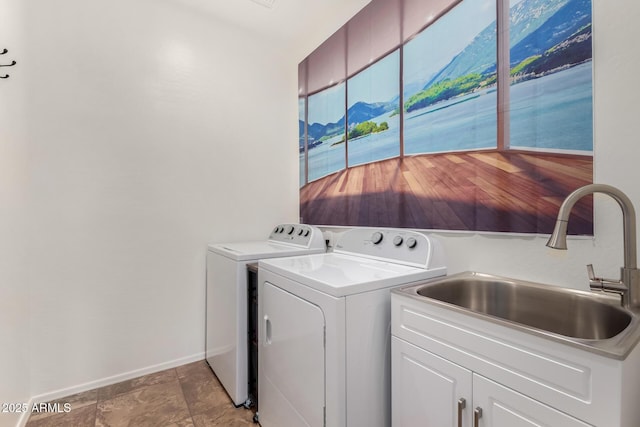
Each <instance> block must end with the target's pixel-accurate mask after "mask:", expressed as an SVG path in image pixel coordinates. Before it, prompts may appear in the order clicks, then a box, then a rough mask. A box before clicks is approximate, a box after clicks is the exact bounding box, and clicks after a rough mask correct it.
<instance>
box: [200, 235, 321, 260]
mask: <svg viewBox="0 0 640 427" xmlns="http://www.w3.org/2000/svg"><path fill="white" fill-rule="evenodd" d="M208 250H209V251H210V252H214V253H217V254H219V255H222V256H224V257H227V258H230V259H233V260H235V261H252V260H259V259H263V258H275V257H288V256H292V255H304V254H315V253H323V252H325V250H324V248H307V247H303V246H299V245H295V244H287V243H279V242H273V241H269V240H265V241H258V242H235V243H217V244H210V245H209V247H208Z"/></svg>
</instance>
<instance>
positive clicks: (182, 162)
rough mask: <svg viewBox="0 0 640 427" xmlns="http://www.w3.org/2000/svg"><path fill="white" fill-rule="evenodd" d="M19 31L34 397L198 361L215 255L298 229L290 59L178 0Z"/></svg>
mask: <svg viewBox="0 0 640 427" xmlns="http://www.w3.org/2000/svg"><path fill="white" fill-rule="evenodd" d="M25 23H26V24H25V25H26V27H27V29H28V38H27V44H28V47H29V52H28V55H27V57H26V58H18V59H19V60H20V59H22V62H24V65H23V67H22V68H21V69H20V72H21V73H24V74H25V75H26V76H25V78H28V79H29V93H28V96H27V103H28V111H27V114H28V117H29V120H30V125H29V130H30V146H29V156H30V160H31V165H30V166H31V168H30V175H31V182H30V187H29V189H28V192H29V194H30V196H31V198H32V205H31V210H32V218H31V224H30V227H32V228H31V229H32V233H33V234H32V236H31V237H32V238H31V242H30V243H31V252H30V262H31V266H30V283H31V289H32V292H31V313H32V334H31V352H32V365H31V370H32V382H31V394H32V396H36V398H38V396H40V397H43V396H42V395H43V394H44V395H45V396H44V397H46V398H51V397H53V396H58V395H65V394H69V393H70V392H72V391H76V390H79V389H83V388H88V387H89V386H95V385H100V384H101V383H104V382H105V381H108V380H114V378H110V377H112V376H117V375H120V374H126V373H128V372H131V371H136V370H139V369H157V368H158V366H157V365H162V364H176V363H186V362H188V361H190V360H193V359H194V358H202V357H204V356H203V352H204V301H205V300H204V292H205V287H204V276H205V262H204V257H205V251H206V244H207V242H210V241H224V240H240V239H248V238H258V237H259V238H262V237H264V236H265V233H268V232H269V230H270V229H271V226H272V225H273V224H274V223H278V222H283V221H295V220H296V219H297V204H298V187H297V170H296V168H297V166H296V165H297V153H296V150H295V149H294V147H295V146H296V144H297V143H296V140H297V124H296V120H295V118H296V117H297V103H296V96H297V62H296V60H295V58H290V57H289V55H288V53H287V52H286V51H285V50H284V49H282V48H281V47H278V46H273V45H272V44H271V43H269V42H263V41H262V39H261V38H259V37H256V36H252V35H248V34H247V33H246V31H242V30H240V29H238V28H236V27H234V26H231V25H229V24H227V23H224V22H222V21H216V20H215V18H213V17H212V16H209V15H204V14H198V13H197V12H196V11H194V9H193V8H189V7H187V6H185V5H184V4H183V3H181V2H178V1H172V0H136V1H135V2H132V1H128V0H111V1H106V0H98V1H90V2H88V1H84V0H65V1H55V2H51V1H47V0H30V1H29V2H28V6H27V13H26V20H25ZM292 117H293V118H294V119H293V120H292V119H291V118H292ZM154 367H155V368H154ZM138 373H140V372H138ZM117 378H120V377H116V379H117ZM96 381H98V382H97V383H96Z"/></svg>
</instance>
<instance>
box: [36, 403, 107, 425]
mask: <svg viewBox="0 0 640 427" xmlns="http://www.w3.org/2000/svg"><path fill="white" fill-rule="evenodd" d="M95 421H96V406H95V403H94V404H92V405H85V406H83V407H80V408H78V409H72V410H71V412H69V413H61V414H55V415H51V416H49V417H45V418H39V419H33V417H31V418H29V422H28V423H27V427H94V425H95Z"/></svg>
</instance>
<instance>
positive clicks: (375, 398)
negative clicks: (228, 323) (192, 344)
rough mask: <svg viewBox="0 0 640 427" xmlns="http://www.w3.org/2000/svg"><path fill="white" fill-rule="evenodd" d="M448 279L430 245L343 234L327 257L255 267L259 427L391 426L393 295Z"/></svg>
mask: <svg viewBox="0 0 640 427" xmlns="http://www.w3.org/2000/svg"><path fill="white" fill-rule="evenodd" d="M445 274H446V267H445V258H444V253H443V251H442V249H441V247H440V244H439V243H438V241H437V240H436V239H435V238H433V237H430V236H427V235H425V234H422V233H418V232H414V231H411V230H406V229H373V228H355V229H351V230H348V231H345V232H344V233H343V234H342V235H341V236H340V237H339V238H338V241H337V243H336V245H335V249H334V250H333V252H330V253H326V254H316V255H305V256H297V257H289V258H275V259H268V260H261V261H260V262H259V269H258V296H259V303H258V312H259V316H258V319H260V321H261V322H262V325H261V327H260V330H259V338H260V344H259V350H258V360H259V365H258V366H259V368H258V389H259V392H258V395H259V396H260V406H259V414H258V418H259V421H260V424H261V425H262V427H282V426H311V427H321V426H331V427H346V426H349V427H358V426H367V427H376V426H380V427H388V426H390V425H391V396H390V393H391V334H390V317H391V314H390V311H391V309H390V307H391V304H390V301H391V297H390V290H391V288H394V287H398V286H403V285H407V284H410V283H418V282H420V281H424V280H426V279H429V278H432V277H436V276H442V275H445Z"/></svg>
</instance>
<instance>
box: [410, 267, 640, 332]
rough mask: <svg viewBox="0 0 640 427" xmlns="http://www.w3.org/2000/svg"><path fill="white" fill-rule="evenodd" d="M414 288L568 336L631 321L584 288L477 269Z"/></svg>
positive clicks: (610, 328)
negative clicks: (544, 282) (486, 272)
mask: <svg viewBox="0 0 640 427" xmlns="http://www.w3.org/2000/svg"><path fill="white" fill-rule="evenodd" d="M416 293H417V294H418V295H421V296H424V297H428V298H433V299H436V300H438V301H442V302H445V303H449V304H453V305H456V306H459V307H463V308H466V309H468V310H471V311H473V312H476V313H482V314H486V315H489V316H494V317H499V318H501V319H504V320H508V321H511V322H516V323H519V324H522V325H526V326H530V327H532V328H537V329H541V330H544V331H548V332H553V333H556V334H560V335H564V336H567V337H573V338H581V339H588V340H601V339H607V338H611V337H614V336H616V335H618V334H619V333H620V332H622V331H623V330H624V329H625V328H626V327H627V326H629V323H631V314H630V313H629V312H627V311H626V310H624V309H622V308H621V307H617V306H615V305H611V304H608V303H606V302H602V301H599V300H598V298H595V297H594V296H592V295H589V294H588V293H587V294H585V293H583V292H580V291H574V290H572V289H566V288H557V287H555V286H545V285H540V284H535V283H530V282H523V281H518V280H513V279H504V278H498V277H494V276H489V275H482V274H479V273H467V274H464V275H458V276H450V277H448V278H443V279H439V280H435V281H433V282H431V283H429V284H424V285H422V286H420V287H418V288H417V289H416Z"/></svg>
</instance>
